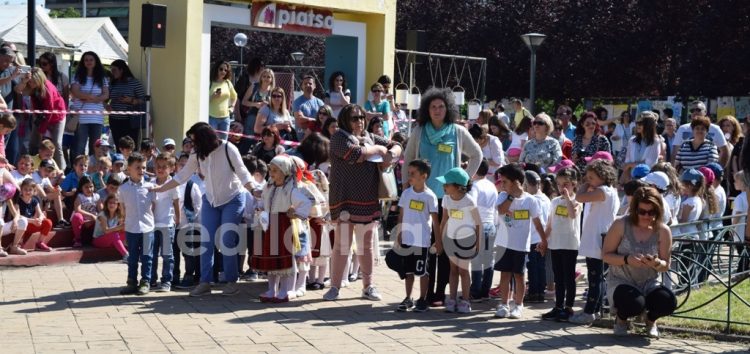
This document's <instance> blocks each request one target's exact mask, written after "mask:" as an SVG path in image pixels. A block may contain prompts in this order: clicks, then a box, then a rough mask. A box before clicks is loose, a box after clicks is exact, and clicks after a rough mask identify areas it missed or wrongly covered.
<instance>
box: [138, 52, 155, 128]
mask: <svg viewBox="0 0 750 354" xmlns="http://www.w3.org/2000/svg"><path fill="white" fill-rule="evenodd" d="M144 49H145V51H146V138H148V139H152V137H151V47H146V48H144ZM141 140H143V139H141ZM152 140H153V139H152Z"/></svg>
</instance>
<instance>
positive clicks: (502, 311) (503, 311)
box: [495, 304, 510, 318]
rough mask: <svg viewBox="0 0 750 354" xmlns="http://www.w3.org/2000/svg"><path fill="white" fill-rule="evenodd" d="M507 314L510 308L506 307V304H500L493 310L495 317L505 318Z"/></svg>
mask: <svg viewBox="0 0 750 354" xmlns="http://www.w3.org/2000/svg"><path fill="white" fill-rule="evenodd" d="M508 315H510V309H509V308H508V305H505V304H502V305H500V306H498V307H497V311H495V317H497V318H507V317H508Z"/></svg>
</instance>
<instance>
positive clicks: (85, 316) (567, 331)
mask: <svg viewBox="0 0 750 354" xmlns="http://www.w3.org/2000/svg"><path fill="white" fill-rule="evenodd" d="M125 275H126V265H124V264H121V263H115V262H110V263H98V264H74V265H66V266H49V267H35V268H4V269H0V352H2V353H52V352H54V353H61V352H65V353H88V352H90V353H105V352H106V353H109V352H149V353H162V352H164V353H166V352H180V353H182V352H200V353H216V352H245V353H247V352H251V353H254V352H296V353H316V352H399V353H406V352H432V353H436V352H439V353H445V352H485V353H490V352H491V353H495V352H504V353H507V352H510V353H516V352H548V351H550V352H551V351H554V352H570V353H572V352H590V353H598V352H608V353H627V352H634V353H660V352H663V353H667V352H669V353H672V352H680V353H707V352H743V353H747V352H748V346H747V345H741V344H737V343H723V342H703V341H697V340H688V339H682V338H677V337H671V336H666V337H663V338H661V339H659V340H650V339H648V338H645V337H643V336H639V335H631V336H629V337H624V338H618V337H614V336H612V335H611V334H610V333H611V330H608V329H601V328H587V327H578V326H572V325H567V324H560V323H555V322H548V321H541V320H539V319H538V317H539V315H541V313H543V312H545V311H546V310H547V309H548V308H549V307H550V306H551V304H550V303H549V302H548V303H547V304H539V305H537V306H530V307H527V308H526V310H525V313H524V317H525V318H524V319H522V320H504V319H494V318H493V317H492V315H493V312H492V311H491V306H492V304H490V303H484V304H475V305H474V312H473V313H472V314H471V315H456V314H446V313H443V312H441V311H436V310H433V311H430V312H427V313H423V314H418V313H396V312H394V311H393V310H394V308H395V306H396V304H398V303H399V302H400V301H401V299H402V297H403V283H401V282H400V281H399V280H398V277H397V276H396V275H395V274H394V273H392V272H391V271H389V270H388V269H387V268H385V266H379V267H377V270H376V275H375V276H376V277H375V279H376V281H377V284H378V286H379V289H380V290H381V293H382V295H383V301H380V302H371V301H367V300H361V299H359V291H360V286H361V284H360V283H359V282H356V283H354V284H353V286H351V287H350V288H346V289H342V292H341V300H339V301H335V302H324V301H322V299H321V296H322V295H323V292H308V293H307V295H306V296H305V297H304V298H302V299H298V300H295V301H293V302H291V303H288V304H283V305H266V304H261V303H260V302H258V301H257V300H254V298H255V297H256V296H257V294H259V293H261V292H262V291H264V289H265V283H264V282H256V283H241V284H240V287H241V290H242V292H241V294H240V295H237V296H233V297H223V296H221V295H218V294H217V293H215V294H214V295H212V296H208V297H204V298H190V297H188V296H186V293H183V292H172V293H162V294H159V293H151V294H149V295H147V296H144V297H137V296H120V295H119V293H118V292H119V288H120V286H122V285H123V283H124V280H125Z"/></svg>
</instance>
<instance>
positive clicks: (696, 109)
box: [690, 108, 703, 113]
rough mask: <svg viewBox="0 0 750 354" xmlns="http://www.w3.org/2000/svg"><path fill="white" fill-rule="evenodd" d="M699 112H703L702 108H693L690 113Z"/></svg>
mask: <svg viewBox="0 0 750 354" xmlns="http://www.w3.org/2000/svg"><path fill="white" fill-rule="evenodd" d="M697 112H703V110H702V109H700V108H693V109H691V110H690V113H697Z"/></svg>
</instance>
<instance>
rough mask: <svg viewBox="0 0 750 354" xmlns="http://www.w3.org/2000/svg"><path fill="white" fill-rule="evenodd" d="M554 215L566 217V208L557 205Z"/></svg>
mask: <svg viewBox="0 0 750 354" xmlns="http://www.w3.org/2000/svg"><path fill="white" fill-rule="evenodd" d="M555 215H558V216H568V207H566V206H564V205H558V206H557V208H555Z"/></svg>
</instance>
